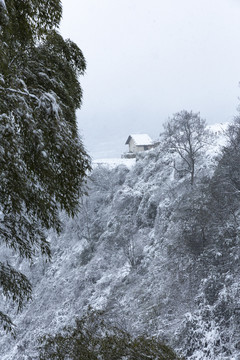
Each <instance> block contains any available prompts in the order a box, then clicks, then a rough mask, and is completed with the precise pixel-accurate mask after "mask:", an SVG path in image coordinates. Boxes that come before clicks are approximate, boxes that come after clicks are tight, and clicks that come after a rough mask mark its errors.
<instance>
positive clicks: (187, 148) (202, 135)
mask: <svg viewBox="0 0 240 360" xmlns="http://www.w3.org/2000/svg"><path fill="white" fill-rule="evenodd" d="M208 136H209V134H208V131H207V129H206V122H205V120H203V119H202V118H201V117H200V115H199V113H193V112H192V111H190V112H188V111H186V110H182V111H180V112H178V113H176V114H174V115H173V117H172V119H170V120H169V121H168V122H167V123H166V124H165V125H164V132H163V134H162V137H163V139H164V145H165V148H166V150H167V151H170V152H173V153H176V154H178V156H179V157H180V160H181V161H182V163H183V167H181V168H178V167H177V166H175V170H176V171H178V172H181V173H182V172H187V173H189V174H190V182H191V185H193V184H194V178H195V173H196V161H197V159H198V157H199V155H200V153H201V150H202V148H203V147H204V145H205V144H206V139H207V137H208Z"/></svg>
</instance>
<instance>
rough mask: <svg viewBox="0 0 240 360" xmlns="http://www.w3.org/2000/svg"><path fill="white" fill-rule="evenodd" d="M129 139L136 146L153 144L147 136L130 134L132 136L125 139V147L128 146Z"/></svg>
mask: <svg viewBox="0 0 240 360" xmlns="http://www.w3.org/2000/svg"><path fill="white" fill-rule="evenodd" d="M131 139H133V141H134V142H135V144H136V145H137V146H142V145H152V144H153V141H152V139H151V138H150V136H149V135H147V134H132V135H129V137H128V138H127V141H126V145H128V144H129V142H130V140H131Z"/></svg>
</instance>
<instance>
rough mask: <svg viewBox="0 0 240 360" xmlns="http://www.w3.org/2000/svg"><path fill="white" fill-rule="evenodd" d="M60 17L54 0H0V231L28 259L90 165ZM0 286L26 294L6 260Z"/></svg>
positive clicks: (43, 245) (70, 46)
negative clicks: (78, 121)
mask: <svg viewBox="0 0 240 360" xmlns="http://www.w3.org/2000/svg"><path fill="white" fill-rule="evenodd" d="M61 16H62V7H61V1H60V0H0V238H1V242H2V243H5V244H6V246H7V247H9V248H11V249H13V250H14V251H16V252H17V253H19V255H20V256H21V257H23V258H27V259H29V260H31V259H32V257H33V256H34V254H35V252H36V251H37V250H40V251H41V252H42V253H43V254H46V255H47V256H50V248H49V244H48V242H47V240H46V230H48V229H50V228H52V229H54V230H56V231H58V232H59V231H60V230H61V222H60V219H59V210H65V211H66V212H67V214H68V215H71V216H74V215H75V214H76V212H77V211H78V204H79V197H80V196H81V195H82V192H83V190H82V189H83V187H82V185H83V183H84V181H85V176H86V172H87V171H88V169H90V160H89V157H88V155H87V154H86V152H85V149H84V147H83V144H82V142H81V139H80V138H79V136H78V132H77V125H76V109H77V108H79V107H80V105H81V98H82V90H81V87H80V84H79V80H78V77H79V75H82V74H83V73H84V70H85V66H86V65H85V59H84V57H83V54H82V52H81V50H80V49H79V48H78V46H77V45H76V44H74V43H73V42H72V41H70V40H66V41H65V40H64V39H63V38H62V37H61V35H60V34H59V33H58V32H57V28H58V26H59V23H60V19H61ZM0 286H1V288H2V293H3V295H4V296H5V297H7V298H10V299H12V300H13V301H15V302H17V304H18V308H19V310H21V308H22V306H23V304H24V302H25V300H28V299H29V298H30V297H31V284H30V283H29V281H28V279H27V278H26V277H25V276H24V275H23V274H21V273H20V272H18V271H17V270H15V269H13V268H12V266H11V265H10V264H4V263H0ZM0 322H1V323H2V325H3V326H4V328H5V329H6V330H12V329H13V326H12V322H11V319H10V318H9V317H8V316H7V315H6V314H4V313H3V312H0Z"/></svg>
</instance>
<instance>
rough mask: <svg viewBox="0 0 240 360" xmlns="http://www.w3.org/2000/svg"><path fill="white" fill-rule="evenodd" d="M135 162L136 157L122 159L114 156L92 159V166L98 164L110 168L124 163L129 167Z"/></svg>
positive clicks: (94, 166)
mask: <svg viewBox="0 0 240 360" xmlns="http://www.w3.org/2000/svg"><path fill="white" fill-rule="evenodd" d="M135 164H136V159H122V158H114V159H96V160H93V168H96V167H98V166H106V167H108V168H110V169H113V168H115V167H116V166H119V165H125V166H127V168H129V169H131V168H132V167H133V166H134V165H135Z"/></svg>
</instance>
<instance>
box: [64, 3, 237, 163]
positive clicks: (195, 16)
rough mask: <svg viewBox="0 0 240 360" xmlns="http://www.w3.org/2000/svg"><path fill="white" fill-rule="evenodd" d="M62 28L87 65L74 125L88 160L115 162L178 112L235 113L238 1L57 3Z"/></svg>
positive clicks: (221, 116)
mask: <svg viewBox="0 0 240 360" xmlns="http://www.w3.org/2000/svg"><path fill="white" fill-rule="evenodd" d="M62 4H63V19H62V25H61V28H60V31H61V34H62V35H63V37H64V38H70V39H71V40H73V41H74V42H76V43H77V44H78V46H79V47H80V48H81V50H82V51H83V53H84V56H85V58H86V61H87V71H86V74H85V76H84V77H82V78H81V84H82V88H83V91H84V98H83V105H82V108H81V110H80V111H79V112H78V124H79V129H80V132H81V135H82V137H83V140H84V143H85V146H86V148H87V150H88V151H89V153H90V155H91V156H92V157H93V158H95V159H97V158H108V157H120V155H121V153H122V152H123V151H126V150H127V146H126V145H124V143H125V141H126V139H127V137H128V135H129V134H134V133H148V134H149V135H150V136H151V137H152V138H153V139H155V138H157V137H158V135H159V133H160V132H161V131H162V124H163V123H164V122H166V121H167V119H168V118H169V117H171V116H172V114H173V113H175V112H178V111H180V110H183V109H185V110H193V111H194V112H200V114H201V116H202V117H203V118H205V119H206V120H207V122H208V123H209V124H213V123H216V122H226V121H229V120H231V119H232V118H233V116H234V115H236V113H237V110H236V109H237V106H238V104H239V95H240V88H239V81H240V0H201V1H199V0H164V1H163V0H62Z"/></svg>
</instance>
